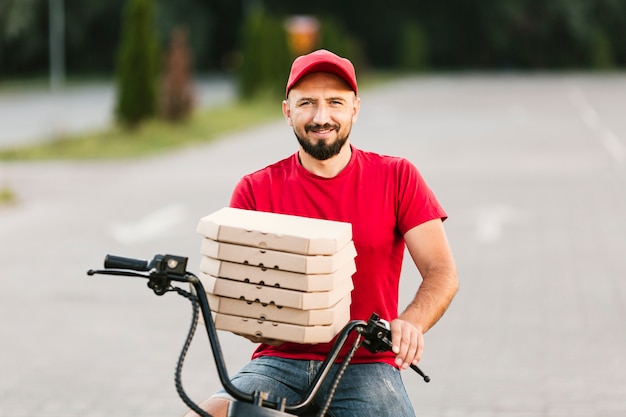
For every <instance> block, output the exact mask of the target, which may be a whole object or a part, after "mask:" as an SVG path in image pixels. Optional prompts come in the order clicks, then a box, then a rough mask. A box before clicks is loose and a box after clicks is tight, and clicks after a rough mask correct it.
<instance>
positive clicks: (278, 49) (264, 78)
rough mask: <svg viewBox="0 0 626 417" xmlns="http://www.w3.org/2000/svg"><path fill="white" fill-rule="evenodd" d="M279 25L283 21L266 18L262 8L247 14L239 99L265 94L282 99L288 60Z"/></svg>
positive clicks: (281, 28) (284, 33)
mask: <svg viewBox="0 0 626 417" xmlns="http://www.w3.org/2000/svg"><path fill="white" fill-rule="evenodd" d="M283 24H284V19H280V18H276V17H273V16H270V15H268V14H266V13H265V11H264V10H263V9H262V8H257V9H254V10H252V11H250V13H249V14H248V17H247V18H246V21H245V22H244V24H243V31H242V37H241V48H242V53H243V62H242V64H241V67H240V68H239V73H238V75H239V96H240V98H242V99H251V98H254V97H256V96H259V95H266V94H270V95H274V96H277V97H281V96H284V94H285V80H286V79H287V74H288V72H289V66H290V65H291V59H292V58H291V54H290V51H289V46H288V44H287V34H286V31H285V28H284V25H283Z"/></svg>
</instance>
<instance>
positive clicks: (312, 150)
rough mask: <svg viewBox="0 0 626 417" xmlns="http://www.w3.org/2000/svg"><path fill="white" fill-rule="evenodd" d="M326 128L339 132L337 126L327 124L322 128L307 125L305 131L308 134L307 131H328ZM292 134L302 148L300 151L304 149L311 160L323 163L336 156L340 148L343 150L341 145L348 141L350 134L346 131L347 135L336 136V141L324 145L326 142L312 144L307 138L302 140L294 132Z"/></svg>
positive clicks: (319, 141)
mask: <svg viewBox="0 0 626 417" xmlns="http://www.w3.org/2000/svg"><path fill="white" fill-rule="evenodd" d="M328 128H336V131H339V127H338V126H331V125H329V124H325V125H323V126H318V125H315V126H312V125H309V126H306V127H305V130H306V131H307V132H308V131H309V130H314V129H328ZM294 133H295V135H296V138H298V143H300V146H302V149H304V152H306V153H308V154H309V155H311V156H312V157H313V158H315V159H317V160H318V161H325V160H327V159H330V158H332V157H333V156H335V155H338V154H339V152H340V151H341V148H343V145H344V144H345V143H346V141H347V140H348V136H350V132H349V131H348V133H347V134H346V135H345V136H338V137H337V139H336V140H335V141H334V142H333V143H330V144H326V142H324V141H323V140H321V139H319V140H318V141H317V143H315V144H314V143H312V142H311V141H310V140H308V139H307V138H304V137H301V136H300V135H298V133H297V132H295V130H294Z"/></svg>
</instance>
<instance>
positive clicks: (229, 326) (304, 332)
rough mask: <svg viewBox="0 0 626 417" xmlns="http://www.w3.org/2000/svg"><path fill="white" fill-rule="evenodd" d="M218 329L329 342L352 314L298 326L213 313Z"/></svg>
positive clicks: (283, 338)
mask: <svg viewBox="0 0 626 417" xmlns="http://www.w3.org/2000/svg"><path fill="white" fill-rule="evenodd" d="M211 314H212V315H213V322H214V323H215V327H216V328H217V329H218V330H226V331H229V332H232V333H236V334H240V335H250V336H256V337H263V338H267V339H276V340H282V341H285V342H293V343H310V344H314V343H327V342H330V341H331V340H332V338H333V337H335V335H336V334H337V333H339V331H341V329H342V328H343V326H345V325H346V324H347V323H348V321H350V314H349V313H347V314H344V315H343V316H342V317H340V318H339V319H338V320H336V321H335V322H334V323H333V324H331V325H328V326H298V325H296V324H287V323H279V322H275V321H268V320H258V319H252V318H248V317H239V316H231V315H229V314H222V313H215V312H212V313H211Z"/></svg>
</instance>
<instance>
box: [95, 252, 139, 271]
mask: <svg viewBox="0 0 626 417" xmlns="http://www.w3.org/2000/svg"><path fill="white" fill-rule="evenodd" d="M104 268H105V269H130V270H133V271H149V270H150V266H149V265H148V261H144V260H142V259H133V258H124V257H122V256H115V255H107V256H106V257H105V258H104Z"/></svg>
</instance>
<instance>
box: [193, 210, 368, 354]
mask: <svg viewBox="0 0 626 417" xmlns="http://www.w3.org/2000/svg"><path fill="white" fill-rule="evenodd" d="M197 232H198V233H199V234H201V235H202V236H203V239H202V246H201V253H202V260H201V264H200V276H199V278H200V280H201V282H202V285H203V286H204V288H205V291H206V292H207V296H208V298H209V305H210V307H211V311H212V314H213V320H214V323H215V327H216V328H217V329H219V330H227V331H230V332H233V333H237V334H242V335H250V336H256V337H262V338H268V339H276V340H282V341H288V342H295V343H323V342H328V341H330V340H331V339H332V338H333V337H334V336H335V335H336V334H337V333H338V332H339V331H340V330H341V328H342V327H343V326H344V325H345V324H346V323H348V321H349V320H350V303H351V297H350V293H351V291H352V288H353V285H352V274H354V272H355V271H356V265H355V262H354V258H355V257H356V249H355V247H354V243H353V241H352V226H351V224H350V223H344V222H337V221H329V220H320V219H312V218H306V217H300V216H292V215H285V214H275V213H266V212H259V211H250V210H241V209H235V208H230V207H226V208H223V209H221V210H218V211H216V212H214V213H212V214H210V215H208V216H206V217H203V218H202V219H201V220H200V222H199V224H198V227H197Z"/></svg>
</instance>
